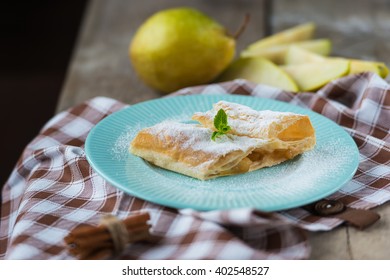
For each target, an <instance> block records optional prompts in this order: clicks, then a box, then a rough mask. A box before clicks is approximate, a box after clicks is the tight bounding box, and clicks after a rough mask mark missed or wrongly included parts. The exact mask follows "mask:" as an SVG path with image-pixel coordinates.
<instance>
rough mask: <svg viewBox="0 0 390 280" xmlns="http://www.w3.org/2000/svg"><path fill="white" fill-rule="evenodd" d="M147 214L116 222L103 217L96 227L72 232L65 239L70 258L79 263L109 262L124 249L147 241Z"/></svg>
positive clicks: (89, 226)
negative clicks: (84, 261)
mask: <svg viewBox="0 0 390 280" xmlns="http://www.w3.org/2000/svg"><path fill="white" fill-rule="evenodd" d="M149 219H150V216H149V214H148V213H141V214H136V215H132V216H130V217H128V218H126V219H123V220H119V219H117V218H115V217H113V216H106V217H105V218H104V219H103V222H102V223H101V224H100V225H98V226H91V225H84V226H80V227H76V228H75V229H73V230H72V231H71V232H70V233H69V234H68V235H67V236H66V237H65V238H64V241H65V243H66V244H67V248H68V251H69V253H70V254H72V255H74V256H75V257H77V258H79V259H83V260H98V259H109V258H112V257H115V256H118V255H120V253H121V252H122V251H123V250H124V248H125V246H126V245H127V244H129V243H132V242H136V241H143V240H147V239H148V238H149V237H150V234H149V228H150V225H149V224H148V221H149Z"/></svg>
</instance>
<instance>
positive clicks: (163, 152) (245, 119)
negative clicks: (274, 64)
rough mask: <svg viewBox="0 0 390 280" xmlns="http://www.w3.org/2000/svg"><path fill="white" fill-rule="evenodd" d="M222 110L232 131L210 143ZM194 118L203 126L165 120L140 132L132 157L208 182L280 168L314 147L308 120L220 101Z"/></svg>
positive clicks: (302, 117)
mask: <svg viewBox="0 0 390 280" xmlns="http://www.w3.org/2000/svg"><path fill="white" fill-rule="evenodd" d="M220 108H222V109H224V110H225V112H226V114H227V115H228V124H229V126H230V127H231V128H232V130H231V131H229V134H227V135H223V136H221V137H219V138H217V140H216V141H212V140H211V135H212V133H213V130H214V124H213V120H214V116H215V114H216V112H217V111H218V110H219V109H220ZM193 119H194V120H198V121H199V122H200V125H198V124H187V123H180V122H174V121H164V122H162V123H159V124H156V125H154V126H152V127H148V128H145V129H143V130H141V131H140V132H139V133H138V134H137V135H136V137H135V138H134V139H133V141H132V142H131V144H130V148H129V150H130V152H131V153H133V154H134V155H136V156H139V157H141V158H143V159H145V160H147V161H149V162H151V163H153V164H155V165H157V166H160V167H162V168H165V169H168V170H172V171H175V172H179V173H182V174H185V175H188V176H191V177H194V178H197V179H200V180H207V179H211V178H215V177H219V176H227V175H233V174H239V173H245V172H250V171H253V170H256V169H259V168H262V167H267V166H272V165H275V164H279V163H281V162H283V161H285V160H288V159H291V158H293V157H295V156H296V155H298V154H301V153H303V152H305V151H307V150H310V149H312V148H313V147H314V145H315V133H314V129H313V127H312V125H311V123H310V120H309V118H308V117H307V116H304V115H297V114H293V113H283V112H272V111H255V110H252V109H250V108H249V107H246V106H242V105H239V104H236V103H229V102H218V103H217V104H215V105H214V108H213V109H212V110H210V111H208V112H205V113H195V114H194V115H193Z"/></svg>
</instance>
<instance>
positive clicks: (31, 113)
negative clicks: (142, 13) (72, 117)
mask: <svg viewBox="0 0 390 280" xmlns="http://www.w3.org/2000/svg"><path fill="white" fill-rule="evenodd" d="M86 5H87V1H86V0H72V1H49V0H42V1H9V2H4V3H2V5H1V9H0V38H1V42H0V94H1V103H0V104H1V110H0V111H1V115H0V117H1V123H0V124H1V130H0V131H1V132H2V133H1V136H0V137H1V168H0V184H1V185H0V189H1V187H2V186H3V184H4V183H5V181H6V180H7V178H8V177H9V175H10V172H11V171H12V168H13V167H14V166H15V164H16V162H17V160H18V158H19V156H20V155H21V153H22V151H23V148H24V147H25V146H26V145H27V144H28V143H29V142H30V141H31V140H32V139H33V138H34V136H36V135H37V133H38V132H39V130H40V128H41V127H42V126H43V125H44V124H45V123H46V122H47V121H48V120H49V119H50V117H52V116H53V115H54V112H55V107H56V102H57V99H58V97H59V94H60V92H61V87H62V84H63V82H64V79H65V75H66V70H67V67H68V63H69V60H70V58H71V55H72V50H73V47H74V45H75V43H76V39H77V34H78V31H79V28H80V25H81V20H82V16H83V13H84V10H85V7H86Z"/></svg>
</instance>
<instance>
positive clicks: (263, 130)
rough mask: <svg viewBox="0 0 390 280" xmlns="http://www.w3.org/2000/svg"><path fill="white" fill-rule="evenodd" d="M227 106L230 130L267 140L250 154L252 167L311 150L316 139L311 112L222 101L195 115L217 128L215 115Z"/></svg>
mask: <svg viewBox="0 0 390 280" xmlns="http://www.w3.org/2000/svg"><path fill="white" fill-rule="evenodd" d="M220 109H223V110H224V111H225V113H226V115H227V117H228V123H229V126H230V127H231V130H230V131H229V133H231V134H233V135H237V136H247V137H250V138H255V139H262V140H264V141H266V143H267V145H263V146H262V147H260V148H257V149H255V150H254V151H252V153H251V154H250V155H249V156H248V158H249V159H250V160H252V161H254V162H255V164H253V166H252V169H253V170H254V169H259V168H262V167H265V166H272V165H275V164H278V163H281V162H283V161H285V160H288V159H292V158H293V157H295V156H297V155H299V154H302V153H303V152H305V151H309V150H311V149H313V148H314V146H315V143H316V137H315V130H314V128H313V126H312V124H311V121H310V119H309V117H308V116H306V115H301V114H296V113H291V112H277V111H270V110H264V111H256V110H253V109H252V108H250V107H247V106H244V105H241V104H237V103H231V102H226V101H219V102H218V103H216V104H214V106H213V109H211V110H210V111H207V112H205V113H203V112H199V113H195V114H194V115H193V117H192V119H194V120H197V121H199V122H200V123H201V124H202V125H203V126H204V127H208V128H210V129H214V117H215V115H216V114H217V112H218V111H219V110H220Z"/></svg>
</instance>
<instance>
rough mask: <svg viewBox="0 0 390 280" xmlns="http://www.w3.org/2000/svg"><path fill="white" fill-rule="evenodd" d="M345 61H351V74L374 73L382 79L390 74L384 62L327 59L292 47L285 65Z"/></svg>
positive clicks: (337, 58)
mask: <svg viewBox="0 0 390 280" xmlns="http://www.w3.org/2000/svg"><path fill="white" fill-rule="evenodd" d="M343 59H344V60H349V61H350V68H349V74H354V73H361V72H373V73H376V74H378V75H379V76H381V77H382V78H386V77H387V75H388V74H389V68H387V66H386V65H385V64H384V63H382V62H378V61H366V60H359V59H348V58H343V57H325V56H322V55H319V54H316V53H313V52H311V51H308V50H305V49H303V48H300V47H297V46H292V47H290V48H289V50H288V51H287V53H286V57H285V63H286V64H288V65H291V64H302V63H311V62H321V61H327V60H343Z"/></svg>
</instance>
